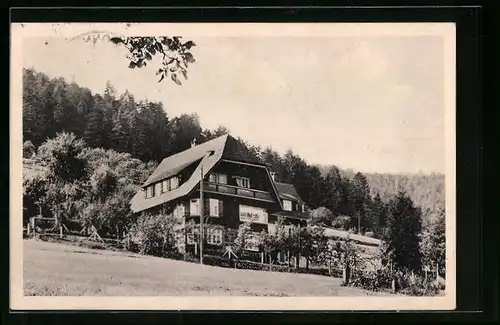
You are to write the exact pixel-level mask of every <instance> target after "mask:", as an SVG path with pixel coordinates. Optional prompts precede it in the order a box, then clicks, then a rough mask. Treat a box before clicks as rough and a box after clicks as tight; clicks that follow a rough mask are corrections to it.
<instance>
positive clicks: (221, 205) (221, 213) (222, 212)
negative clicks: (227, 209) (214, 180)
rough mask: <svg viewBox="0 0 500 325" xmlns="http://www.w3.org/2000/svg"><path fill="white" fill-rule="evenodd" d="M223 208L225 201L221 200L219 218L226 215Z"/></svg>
mask: <svg viewBox="0 0 500 325" xmlns="http://www.w3.org/2000/svg"><path fill="white" fill-rule="evenodd" d="M223 206H224V203H223V201H222V200H219V217H222V216H223V215H224V210H223Z"/></svg>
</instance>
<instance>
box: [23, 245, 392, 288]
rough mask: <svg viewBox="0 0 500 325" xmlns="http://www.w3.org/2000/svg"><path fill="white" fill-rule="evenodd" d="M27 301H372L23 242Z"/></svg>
mask: <svg viewBox="0 0 500 325" xmlns="http://www.w3.org/2000/svg"><path fill="white" fill-rule="evenodd" d="M23 246H24V247H23V252H24V253H23V259H24V295H25V296H278V297H279V296H283V297H284V296H367V295H386V294H384V293H374V292H369V291H365V290H361V289H357V288H352V287H343V286H341V279H339V278H333V277H327V276H320V275H310V274H291V273H278V272H266V271H253V270H241V269H229V268H221V267H215V266H207V265H200V264H195V263H190V262H184V261H177V260H170V259H164V258H157V257H151V256H143V255H138V254H132V253H126V252H116V251H108V250H96V249H89V248H83V247H78V246H72V245H68V244H60V243H50V242H43V241H36V240H24V241H23Z"/></svg>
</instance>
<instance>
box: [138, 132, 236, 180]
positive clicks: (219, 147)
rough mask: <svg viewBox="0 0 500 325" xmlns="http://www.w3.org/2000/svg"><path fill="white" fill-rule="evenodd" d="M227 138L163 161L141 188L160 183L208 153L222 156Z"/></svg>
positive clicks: (219, 138) (218, 139)
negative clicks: (211, 152)
mask: <svg viewBox="0 0 500 325" xmlns="http://www.w3.org/2000/svg"><path fill="white" fill-rule="evenodd" d="M228 136H229V135H227V134H226V135H223V136H220V137H218V138H215V139H213V140H210V141H207V142H203V143H201V144H199V145H197V146H194V147H191V148H189V149H187V150H184V151H181V152H179V153H176V154H175V155H172V156H169V157H167V158H165V159H163V160H162V162H161V163H160V165H158V167H157V168H156V169H155V171H154V172H153V173H152V174H151V176H149V178H148V179H147V180H146V182H144V184H143V185H142V186H143V187H145V186H148V185H150V184H153V183H156V182H158V181H161V180H163V179H165V178H166V177H169V176H173V175H175V174H177V173H178V172H180V171H181V170H183V169H184V168H186V167H187V166H189V165H191V164H193V163H195V162H196V161H198V160H200V159H202V158H203V157H204V156H205V154H206V153H207V152H208V151H214V152H216V153H217V155H218V156H219V157H220V156H222V153H223V151H224V147H225V144H226V140H227V138H228Z"/></svg>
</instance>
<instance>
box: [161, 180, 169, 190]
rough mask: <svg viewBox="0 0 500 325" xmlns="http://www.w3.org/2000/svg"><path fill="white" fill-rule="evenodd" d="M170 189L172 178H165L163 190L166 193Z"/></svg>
mask: <svg viewBox="0 0 500 325" xmlns="http://www.w3.org/2000/svg"><path fill="white" fill-rule="evenodd" d="M168 191H170V179H165V180H163V182H161V192H162V193H165V192H168Z"/></svg>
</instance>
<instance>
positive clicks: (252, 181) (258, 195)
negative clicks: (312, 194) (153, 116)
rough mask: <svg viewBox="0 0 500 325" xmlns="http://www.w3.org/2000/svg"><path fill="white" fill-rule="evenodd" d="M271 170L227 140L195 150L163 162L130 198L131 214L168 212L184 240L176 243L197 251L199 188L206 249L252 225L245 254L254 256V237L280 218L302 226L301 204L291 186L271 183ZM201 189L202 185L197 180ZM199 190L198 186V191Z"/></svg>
mask: <svg viewBox="0 0 500 325" xmlns="http://www.w3.org/2000/svg"><path fill="white" fill-rule="evenodd" d="M273 177H274V176H273V175H271V172H270V171H269V168H268V167H267V166H266V165H265V164H263V163H262V162H261V161H260V160H259V159H258V158H257V157H255V156H254V155H253V154H252V153H251V152H249V150H248V149H247V148H246V147H245V146H244V145H242V144H241V143H240V142H239V141H238V140H236V139H235V138H233V137H231V136H230V135H227V134H226V135H223V136H221V137H218V138H216V139H213V140H210V141H207V142H204V143H201V144H199V145H196V143H193V144H192V146H191V148H189V149H187V150H185V151H182V152H179V153H177V154H174V155H172V156H170V157H167V158H165V159H164V160H163V161H162V162H161V163H160V165H159V166H158V167H157V168H156V170H155V171H154V172H153V173H152V174H151V175H150V177H149V178H148V179H147V180H146V182H145V183H144V184H143V185H142V186H141V188H140V190H139V191H138V192H137V193H136V195H135V196H134V197H133V198H132V201H131V209H132V211H133V212H135V213H139V212H152V213H154V212H155V211H158V209H161V208H162V207H165V206H169V207H171V208H170V210H172V211H171V215H172V217H174V218H177V219H178V220H180V226H179V227H180V228H181V229H184V231H183V232H181V233H183V234H184V236H180V237H179V238H178V239H177V241H178V243H179V247H180V248H181V249H182V250H185V251H191V252H192V251H195V250H196V248H197V243H198V241H197V239H196V237H197V234H198V231H199V227H191V226H189V225H192V224H199V222H200V188H201V187H203V190H202V192H203V201H204V202H203V214H204V215H205V218H204V219H203V220H204V222H205V223H206V224H207V231H206V232H205V236H206V243H207V246H206V248H207V249H208V250H210V249H217V248H220V246H223V245H225V243H226V242H229V241H232V240H233V239H234V237H235V236H236V231H237V229H238V227H239V225H240V224H241V223H243V222H245V221H251V234H249V235H250V236H249V240H248V246H247V250H249V251H258V250H259V248H258V246H257V245H256V241H252V240H251V239H252V238H257V237H256V236H252V234H253V235H255V234H258V233H260V232H261V231H273V227H274V226H275V224H276V221H277V219H278V218H279V217H283V218H284V220H286V223H287V224H304V223H305V221H306V220H307V215H306V214H305V205H304V202H303V201H302V200H301V199H300V197H299V195H298V194H297V191H296V190H295V188H294V187H293V185H291V184H285V183H279V182H275V181H274V178H273ZM202 178H203V183H202V184H200V179H202ZM200 185H201V186H200Z"/></svg>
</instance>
